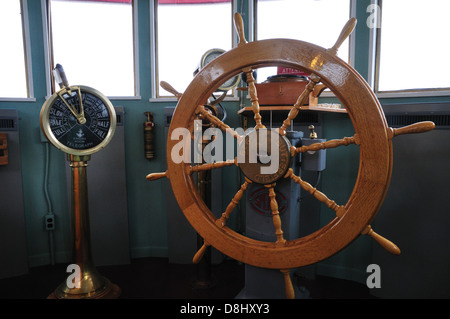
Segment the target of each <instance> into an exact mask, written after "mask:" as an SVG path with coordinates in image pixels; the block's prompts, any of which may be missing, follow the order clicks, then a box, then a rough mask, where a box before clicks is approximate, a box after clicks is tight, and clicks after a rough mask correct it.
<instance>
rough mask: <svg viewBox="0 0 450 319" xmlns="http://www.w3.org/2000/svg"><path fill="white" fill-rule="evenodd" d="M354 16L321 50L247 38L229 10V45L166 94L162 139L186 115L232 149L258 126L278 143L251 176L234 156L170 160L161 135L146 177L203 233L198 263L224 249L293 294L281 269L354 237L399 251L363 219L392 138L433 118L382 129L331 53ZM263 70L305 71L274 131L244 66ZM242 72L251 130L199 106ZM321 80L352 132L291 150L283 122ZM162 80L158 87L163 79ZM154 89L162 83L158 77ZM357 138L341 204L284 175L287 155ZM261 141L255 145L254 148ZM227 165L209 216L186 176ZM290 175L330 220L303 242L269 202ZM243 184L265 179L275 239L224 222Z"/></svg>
mask: <svg viewBox="0 0 450 319" xmlns="http://www.w3.org/2000/svg"><path fill="white" fill-rule="evenodd" d="M355 25H356V19H355V18H352V19H350V20H349V21H348V22H347V24H346V25H345V26H344V28H343V30H342V32H341V34H340V36H339V38H338V39H337V41H336V44H335V45H334V46H333V47H331V48H330V49H324V48H322V47H319V46H316V45H313V44H310V43H306V42H303V41H298V40H291V39H269V40H261V41H255V42H251V43H247V41H246V40H245V37H244V32H243V23H242V18H241V16H240V15H239V14H237V13H236V14H235V27H236V30H237V32H238V34H239V39H240V42H239V44H238V46H237V47H236V48H234V49H232V50H230V51H228V52H226V53H224V54H222V55H220V56H218V57H217V58H215V59H214V60H212V61H211V62H210V63H209V64H207V65H206V66H205V67H204V68H203V69H202V70H201V71H200V72H199V73H198V74H197V75H196V76H195V77H194V79H193V80H192V82H191V84H190V85H189V86H188V88H187V89H186V91H185V92H184V93H183V94H180V93H178V92H176V91H175V90H174V89H173V88H170V87H169V90H171V91H172V93H174V94H175V95H176V96H177V98H178V104H177V107H176V109H175V112H174V114H173V117H172V122H171V124H170V128H169V133H168V134H169V137H170V136H171V134H172V132H173V131H174V130H175V129H177V128H186V129H192V123H193V121H194V120H196V119H198V118H201V119H202V120H207V121H209V122H210V123H211V124H212V125H213V126H215V127H217V128H219V129H221V130H222V131H224V132H228V133H229V134H232V135H233V136H234V138H235V140H236V143H237V145H238V154H239V152H248V151H249V149H251V148H252V146H251V145H250V147H248V146H249V140H251V134H255V133H254V132H259V131H260V130H266V131H267V135H268V136H270V137H272V138H273V137H274V136H275V140H278V145H279V146H278V149H279V167H278V169H277V170H276V171H275V172H274V173H272V174H260V171H261V169H262V168H263V167H264V164H262V163H261V162H256V163H246V162H242V161H241V162H240V161H239V160H238V157H236V158H235V160H228V161H222V162H214V163H204V164H198V165H191V164H190V163H183V162H182V163H175V162H174V161H173V160H172V159H171V153H172V149H173V148H174V146H175V145H177V143H179V141H177V140H171V139H170V138H168V142H167V166H168V169H167V171H166V172H163V173H152V174H149V175H147V179H148V180H155V179H158V178H161V177H166V178H169V179H170V183H171V185H172V188H173V192H174V194H175V197H176V199H177V201H178V204H179V206H180V208H181V210H182V211H183V213H184V215H185V217H186V218H187V219H188V221H189V222H190V224H191V225H192V227H193V228H194V229H195V230H196V231H197V232H198V234H200V236H202V238H203V239H204V245H203V247H201V248H200V250H199V251H198V252H197V254H196V255H195V256H194V259H193V261H194V263H195V262H198V261H199V260H200V259H201V257H202V254H203V253H204V251H205V249H206V248H207V247H208V246H210V245H211V246H213V247H215V248H216V249H218V250H219V251H221V252H222V253H224V254H225V255H227V256H229V257H231V258H234V259H236V260H239V261H241V262H243V263H245V264H249V265H253V266H257V267H262V268H270V269H280V270H281V272H282V273H283V274H284V278H285V283H286V294H287V297H288V298H293V297H294V290H293V287H292V283H291V281H290V277H289V269H291V268H296V267H301V266H305V265H309V264H313V263H316V262H318V261H321V260H323V259H325V258H328V257H330V256H332V255H334V254H335V253H337V252H339V251H340V250H342V249H343V248H345V247H346V246H347V245H348V244H350V243H351V242H352V241H353V240H355V239H356V238H357V237H358V236H359V235H361V234H363V235H369V236H371V237H373V238H374V239H375V240H376V241H377V242H378V243H380V244H381V245H382V246H383V247H384V248H386V249H387V250H388V251H389V252H391V253H393V254H400V250H399V248H398V247H397V246H396V245H395V244H393V243H392V242H390V241H389V240H387V239H385V238H384V237H382V236H380V235H378V234H377V233H375V232H374V231H373V230H372V228H371V226H370V224H371V222H372V220H373V219H374V217H375V215H376V214H377V212H378V210H379V208H380V206H381V204H382V202H383V200H384V197H385V194H386V192H387V189H388V186H389V183H390V177H391V170H392V153H393V150H392V139H393V138H394V137H395V136H397V135H400V134H409V133H419V132H425V131H429V130H432V129H433V128H434V123H433V122H419V123H415V124H412V125H409V126H406V127H402V128H397V129H393V128H390V127H388V125H387V122H386V119H385V116H384V112H383V110H382V107H381V105H380V103H379V101H378V99H377V97H376V96H375V94H374V93H373V91H372V90H371V89H370V87H369V85H368V84H367V83H366V81H365V80H364V79H363V78H362V77H361V75H359V74H358V73H357V71H355V70H354V69H353V68H352V67H351V66H350V65H349V64H347V63H346V62H344V61H342V60H341V59H340V58H338V57H337V56H336V53H337V50H338V48H339V46H340V45H341V44H342V43H343V42H344V40H345V39H346V38H347V37H348V36H349V35H350V33H351V32H352V31H353V29H354V26H355ZM266 66H284V67H289V68H293V69H297V70H302V71H304V72H307V73H308V74H310V76H309V83H308V85H307V86H306V89H305V90H304V91H303V92H301V94H300V95H299V97H298V100H297V102H296V103H295V105H293V107H292V109H291V110H290V112H289V114H288V116H287V118H286V120H285V121H284V122H283V124H282V125H281V127H280V128H278V129H266V127H265V126H264V124H263V123H262V117H261V115H260V107H259V103H258V97H257V90H256V87H255V80H254V78H253V74H252V73H253V71H254V70H256V69H258V68H261V67H266ZM240 73H244V74H245V75H246V79H247V83H248V92H249V95H250V98H251V103H252V108H253V112H254V120H255V123H256V125H255V127H254V129H255V130H254V131H253V133H249V134H247V135H240V134H238V132H236V131H233V130H232V129H231V128H230V127H229V126H228V125H227V124H225V123H224V122H222V121H221V120H219V119H218V118H217V117H216V116H215V115H214V114H213V113H212V112H210V110H208V108H206V107H205V106H204V105H205V104H206V101H207V99H208V97H209V96H211V94H213V92H215V90H216V89H217V88H218V87H219V86H220V85H221V84H222V83H223V82H224V81H226V80H228V79H230V78H231V77H233V76H236V75H237V74H240ZM318 83H322V84H323V85H325V86H326V87H328V88H329V89H330V90H331V91H332V92H333V93H334V94H335V95H336V97H337V98H338V99H339V100H340V102H341V103H342V104H343V105H344V107H345V108H346V110H347V112H348V115H349V117H350V119H351V121H352V124H353V126H354V129H355V134H354V135H353V136H351V137H344V138H342V139H335V140H329V141H326V142H322V143H315V144H312V145H309V146H301V147H294V146H292V145H290V143H289V141H288V140H287V139H286V138H285V135H286V128H287V127H288V126H289V125H290V123H291V121H292V120H294V118H295V117H296V116H297V114H298V113H299V111H300V110H301V108H302V106H303V105H304V104H305V103H306V101H307V99H308V96H309V94H310V93H311V92H312V91H313V89H314V87H315V86H316V85H317V84H318ZM165 85H166V86H167V84H165ZM162 86H163V83H162ZM350 144H356V145H358V147H359V171H358V175H357V179H356V183H355V186H354V189H353V191H352V193H351V195H350V197H349V199H348V201H347V202H346V203H342V204H338V203H336V202H335V201H333V200H332V199H329V198H328V197H327V196H326V195H325V194H324V193H322V192H320V191H319V190H318V189H316V188H314V187H313V186H312V185H310V184H309V183H308V182H306V181H304V180H302V179H301V178H300V177H299V176H296V175H295V174H294V173H293V170H292V169H291V168H289V167H290V163H291V159H292V158H293V157H294V156H295V155H297V154H299V153H304V152H308V151H317V150H321V149H329V148H335V147H340V146H346V145H350ZM258 147H261V145H258ZM230 165H236V166H238V167H239V168H240V170H241V171H242V173H243V175H244V178H245V181H244V183H243V184H242V185H241V187H240V189H239V190H238V191H237V192H236V194H235V195H234V197H233V199H232V200H231V202H230V203H229V204H228V206H227V208H226V210H225V211H224V212H223V214H222V216H221V217H220V218H216V217H215V216H214V215H213V214H212V213H211V211H210V210H209V208H208V207H207V206H206V205H205V203H204V201H203V200H202V198H201V196H199V193H198V192H197V190H196V186H195V183H194V182H193V179H192V178H191V177H192V174H193V173H195V172H200V171H206V170H211V169H217V168H221V167H225V166H230ZM282 179H292V180H293V181H294V182H296V183H298V184H300V186H301V187H302V188H303V189H304V190H306V191H307V192H309V193H311V194H312V195H313V196H314V197H315V198H316V199H317V200H319V201H320V202H322V203H324V204H325V205H326V206H327V207H329V208H330V210H331V212H332V213H333V214H334V218H333V219H332V220H331V221H330V222H329V223H328V224H327V225H325V226H324V227H322V228H320V229H319V230H317V231H315V232H313V233H311V234H309V235H307V236H305V237H302V238H298V239H294V240H286V239H284V238H283V230H282V227H281V219H280V215H279V211H278V205H277V201H276V199H275V186H276V183H277V182H278V181H280V180H282ZM250 183H257V184H261V185H264V186H265V187H266V188H267V191H268V196H269V198H270V207H271V211H272V218H273V224H274V232H275V235H276V241H274V242H265V241H260V240H255V239H252V238H249V237H246V236H244V235H242V234H239V233H237V232H235V231H234V230H232V229H231V228H229V227H228V226H227V225H226V222H227V219H228V218H229V216H230V214H231V213H232V212H233V210H234V208H235V207H236V205H237V204H238V203H239V201H240V200H241V198H242V197H243V194H244V192H245V190H246V189H247V187H248V185H249V184H250Z"/></svg>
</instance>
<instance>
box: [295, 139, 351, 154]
mask: <svg viewBox="0 0 450 319" xmlns="http://www.w3.org/2000/svg"><path fill="white" fill-rule="evenodd" d="M350 144H356V145H359V137H358V134H355V135H353V136H352V137H344V138H342V139H340V140H329V141H326V142H321V143H314V144H311V145H303V146H301V147H291V155H292V156H295V155H297V154H298V153H305V152H313V151H319V150H323V149H327V148H335V147H339V146H347V145H350Z"/></svg>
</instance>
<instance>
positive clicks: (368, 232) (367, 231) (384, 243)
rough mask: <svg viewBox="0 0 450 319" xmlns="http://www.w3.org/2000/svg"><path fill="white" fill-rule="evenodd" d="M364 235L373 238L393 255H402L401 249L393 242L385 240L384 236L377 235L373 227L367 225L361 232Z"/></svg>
mask: <svg viewBox="0 0 450 319" xmlns="http://www.w3.org/2000/svg"><path fill="white" fill-rule="evenodd" d="M361 234H362V235H369V236H370V237H372V238H373V239H374V240H375V241H376V242H377V243H378V244H380V246H381V247H383V248H384V249H386V250H387V251H388V252H390V253H391V254H393V255H400V254H401V251H400V248H398V247H397V245H395V244H394V243H393V242H391V241H390V240H388V239H386V238H384V237H383V236H381V235H379V234H377V233H376V232H374V231H373V229H372V227H371V226H370V225H367V227H366V228H365V229H364V230H363V231H362V232H361Z"/></svg>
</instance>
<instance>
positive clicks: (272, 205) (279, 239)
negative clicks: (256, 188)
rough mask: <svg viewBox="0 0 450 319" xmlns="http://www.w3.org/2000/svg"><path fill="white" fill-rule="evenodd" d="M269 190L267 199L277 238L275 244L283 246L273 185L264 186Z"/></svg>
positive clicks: (283, 241) (283, 240)
mask: <svg viewBox="0 0 450 319" xmlns="http://www.w3.org/2000/svg"><path fill="white" fill-rule="evenodd" d="M266 187H267V188H269V198H270V209H271V210H272V219H273V225H274V226H275V236H276V237H277V241H276V244H277V245H284V244H285V243H286V239H284V237H283V230H282V229H281V218H280V212H279V211H278V203H277V200H276V194H275V189H274V187H275V184H272V185H266Z"/></svg>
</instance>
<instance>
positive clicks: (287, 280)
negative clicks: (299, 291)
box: [280, 269, 295, 299]
mask: <svg viewBox="0 0 450 319" xmlns="http://www.w3.org/2000/svg"><path fill="white" fill-rule="evenodd" d="M280 271H281V273H282V274H283V277H284V289H285V293H286V298H287V299H294V298H295V292H294V286H293V285H292V280H291V276H290V274H289V272H290V269H280Z"/></svg>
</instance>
